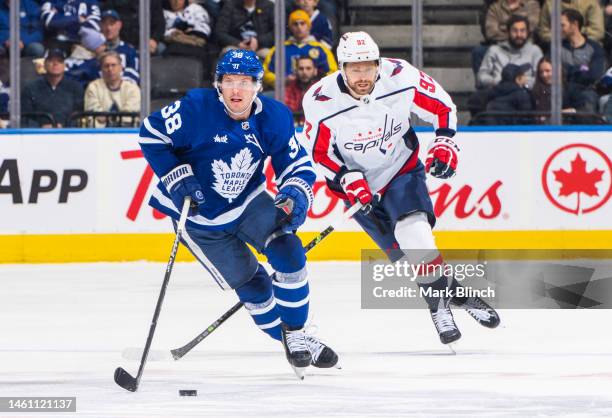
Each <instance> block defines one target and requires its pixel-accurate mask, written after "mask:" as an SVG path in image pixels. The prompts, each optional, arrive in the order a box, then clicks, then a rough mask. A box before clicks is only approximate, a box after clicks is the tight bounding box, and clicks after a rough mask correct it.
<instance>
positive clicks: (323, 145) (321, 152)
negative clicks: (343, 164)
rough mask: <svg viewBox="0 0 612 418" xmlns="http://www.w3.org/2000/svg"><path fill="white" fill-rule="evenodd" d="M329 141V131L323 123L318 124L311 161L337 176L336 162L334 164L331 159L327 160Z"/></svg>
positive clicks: (338, 168) (337, 166)
mask: <svg viewBox="0 0 612 418" xmlns="http://www.w3.org/2000/svg"><path fill="white" fill-rule="evenodd" d="M330 139H331V131H330V130H329V128H328V127H327V126H326V125H325V124H324V123H323V122H321V123H320V124H319V130H318V132H317V137H316V138H315V143H314V148H313V152H312V159H313V160H314V162H315V163H318V164H321V165H322V166H324V167H326V168H328V169H329V170H331V171H333V172H334V173H336V174H337V173H339V172H340V166H339V165H338V164H336V162H334V161H333V160H332V159H331V158H329V155H328V154H327V153H328V151H329V141H330Z"/></svg>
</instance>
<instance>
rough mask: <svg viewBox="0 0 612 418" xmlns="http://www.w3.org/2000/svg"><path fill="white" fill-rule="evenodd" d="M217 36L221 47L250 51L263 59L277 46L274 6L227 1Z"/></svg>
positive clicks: (254, 0)
mask: <svg viewBox="0 0 612 418" xmlns="http://www.w3.org/2000/svg"><path fill="white" fill-rule="evenodd" d="M215 37H216V39H217V42H218V43H219V45H220V46H221V48H222V51H221V55H223V54H225V53H226V52H227V51H228V50H230V49H248V50H251V51H254V52H255V53H256V54H257V56H258V57H259V58H261V59H264V58H265V57H266V55H267V54H268V52H270V47H272V45H274V3H272V2H271V1H270V0H226V1H225V3H224V5H223V8H222V9H221V12H220V14H219V18H218V19H217V24H216V25H215Z"/></svg>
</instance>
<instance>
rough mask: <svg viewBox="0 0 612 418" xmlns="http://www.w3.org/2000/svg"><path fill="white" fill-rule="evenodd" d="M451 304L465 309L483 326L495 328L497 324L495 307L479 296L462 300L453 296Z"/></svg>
mask: <svg viewBox="0 0 612 418" xmlns="http://www.w3.org/2000/svg"><path fill="white" fill-rule="evenodd" d="M451 304H453V305H454V306H458V307H460V308H463V309H465V311H466V312H467V313H468V314H470V316H471V317H472V318H474V319H475V320H476V321H477V322H478V323H479V324H480V325H482V326H483V327H487V328H495V327H497V326H498V325H499V322H500V320H499V315H498V314H497V312H496V311H495V309H493V308H492V307H491V306H490V305H489V304H488V303H486V302H485V301H484V300H482V299H480V298H479V297H469V298H467V299H464V300H461V299H458V298H453V299H451Z"/></svg>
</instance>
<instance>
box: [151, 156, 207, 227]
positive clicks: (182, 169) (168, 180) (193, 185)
mask: <svg viewBox="0 0 612 418" xmlns="http://www.w3.org/2000/svg"><path fill="white" fill-rule="evenodd" d="M161 181H162V184H163V185H164V186H165V187H166V190H167V191H168V193H170V197H171V198H172V203H174V206H176V208H177V210H178V211H179V212H180V211H181V208H182V207H183V202H184V201H185V197H187V196H189V197H191V208H190V209H189V216H194V215H197V214H198V207H199V206H200V205H203V204H204V193H203V192H202V186H200V183H198V180H196V178H195V176H194V175H193V170H192V169H191V166H190V165H189V164H183V165H179V166H178V167H175V168H173V169H172V170H171V171H170V172H169V173H168V174H166V175H165V176H164V177H162V179H161Z"/></svg>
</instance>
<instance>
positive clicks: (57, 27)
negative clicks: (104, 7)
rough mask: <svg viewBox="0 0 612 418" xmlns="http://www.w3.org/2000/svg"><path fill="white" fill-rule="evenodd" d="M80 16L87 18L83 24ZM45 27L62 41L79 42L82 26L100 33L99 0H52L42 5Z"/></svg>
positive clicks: (42, 18)
mask: <svg viewBox="0 0 612 418" xmlns="http://www.w3.org/2000/svg"><path fill="white" fill-rule="evenodd" d="M79 16H83V17H85V21H84V22H83V23H81V21H80V19H79ZM40 18H41V20H42V23H43V26H44V27H45V29H46V30H47V31H50V32H52V33H54V34H56V35H57V36H58V39H60V40H67V41H73V42H79V41H80V37H79V29H80V28H81V26H84V27H87V28H91V29H94V30H96V31H100V5H99V4H98V0H50V1H45V2H44V3H42V6H41V14H40Z"/></svg>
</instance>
